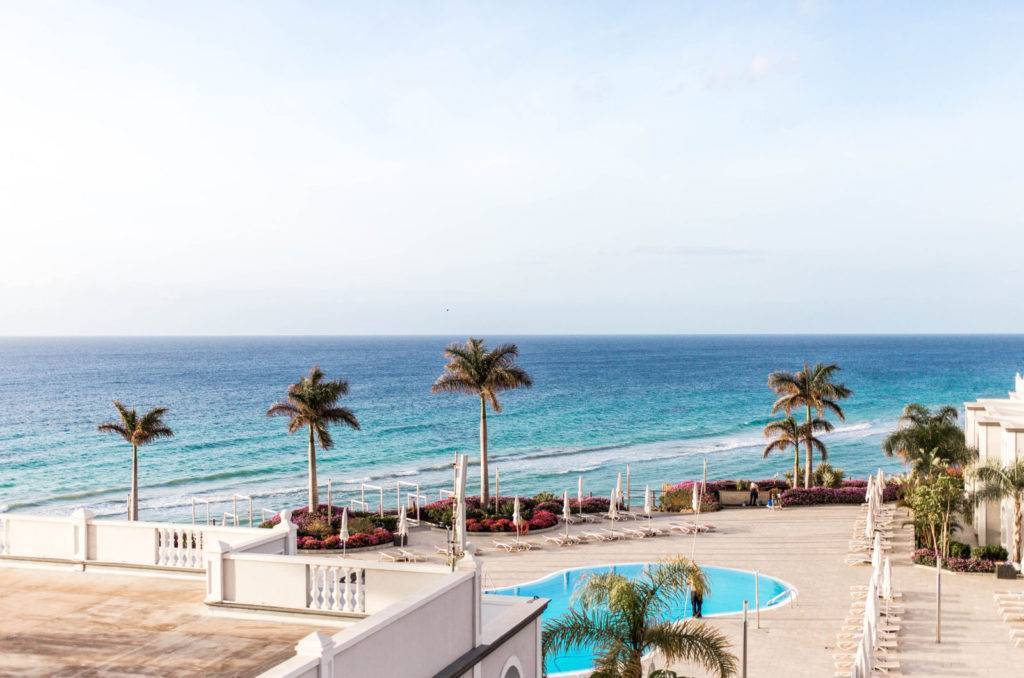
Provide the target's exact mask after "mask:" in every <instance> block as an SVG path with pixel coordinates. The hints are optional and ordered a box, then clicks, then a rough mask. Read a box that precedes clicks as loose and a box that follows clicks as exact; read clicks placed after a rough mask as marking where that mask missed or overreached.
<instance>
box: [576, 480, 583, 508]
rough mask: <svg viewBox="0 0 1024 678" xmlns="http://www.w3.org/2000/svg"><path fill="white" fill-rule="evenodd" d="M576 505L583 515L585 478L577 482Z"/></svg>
mask: <svg viewBox="0 0 1024 678" xmlns="http://www.w3.org/2000/svg"><path fill="white" fill-rule="evenodd" d="M576 503H577V504H579V508H580V515H581V516H582V515H583V476H580V478H579V480H577V481H576Z"/></svg>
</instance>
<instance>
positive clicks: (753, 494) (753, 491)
mask: <svg viewBox="0 0 1024 678" xmlns="http://www.w3.org/2000/svg"><path fill="white" fill-rule="evenodd" d="M750 505H751V506H757V483H750Z"/></svg>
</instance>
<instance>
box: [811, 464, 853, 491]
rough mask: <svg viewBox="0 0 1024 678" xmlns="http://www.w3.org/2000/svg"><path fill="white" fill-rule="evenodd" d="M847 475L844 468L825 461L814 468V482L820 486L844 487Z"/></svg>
mask: <svg viewBox="0 0 1024 678" xmlns="http://www.w3.org/2000/svg"><path fill="white" fill-rule="evenodd" d="M845 475H846V474H845V473H844V472H843V469H841V468H838V467H835V466H833V465H832V464H829V463H828V462H825V461H823V462H821V463H820V464H818V467H817V468H815V469H814V484H815V485H818V486H819V487H842V485H843V477H844V476H845Z"/></svg>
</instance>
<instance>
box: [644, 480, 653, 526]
mask: <svg viewBox="0 0 1024 678" xmlns="http://www.w3.org/2000/svg"><path fill="white" fill-rule="evenodd" d="M653 510H654V494H653V493H652V492H651V486H650V485H647V486H646V487H644V515H646V516H647V517H648V518H650V517H651V511H653Z"/></svg>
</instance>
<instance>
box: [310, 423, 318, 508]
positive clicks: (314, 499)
mask: <svg viewBox="0 0 1024 678" xmlns="http://www.w3.org/2000/svg"><path fill="white" fill-rule="evenodd" d="M317 489H318V488H317V482H316V443H315V441H314V439H313V424H310V425H309V512H310V514H313V513H316V510H317V507H318V506H319V504H320V497H319V496H318V494H317Z"/></svg>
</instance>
